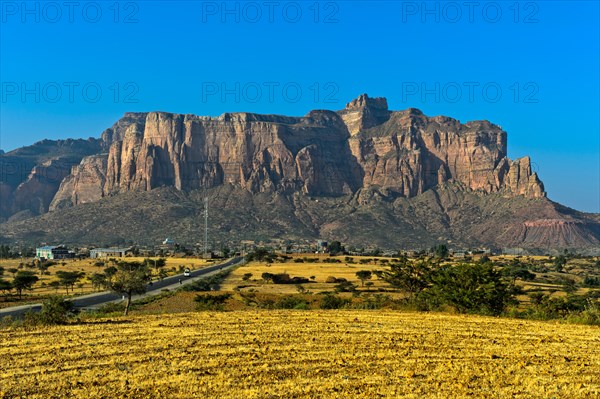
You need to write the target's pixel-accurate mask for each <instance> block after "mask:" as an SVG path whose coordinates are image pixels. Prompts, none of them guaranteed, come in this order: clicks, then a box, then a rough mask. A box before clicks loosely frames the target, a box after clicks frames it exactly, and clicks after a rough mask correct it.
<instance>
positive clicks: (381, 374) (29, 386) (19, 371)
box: [0, 311, 600, 399]
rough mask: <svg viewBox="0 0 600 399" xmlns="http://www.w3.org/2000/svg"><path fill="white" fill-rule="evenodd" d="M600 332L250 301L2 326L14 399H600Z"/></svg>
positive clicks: (5, 392)
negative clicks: (250, 305) (244, 307)
mask: <svg viewBox="0 0 600 399" xmlns="http://www.w3.org/2000/svg"><path fill="white" fill-rule="evenodd" d="M598 375H600V329H598V328H597V327H590V326H579V325H564V324H554V323H545V322H532V321H522V320H511V319H497V318H488V317H480V316H453V315H442V314H423V313H397V312H383V311H237V312H223V313H213V312H201V313H183V314H171V315H156V316H153V315H151V316H139V317H130V318H123V319H113V320H101V321H91V322H88V323H86V324H80V325H71V326H60V327H47V328H43V329H39V330H33V331H26V330H22V329H18V330H0V398H13V397H23V398H25V397H26V398H63V397H73V398H99V397H105V398H125V397H127V398H186V399H187V398H193V397H198V398H235V399H240V398H377V397H384V398H399V397H406V398H449V397H452V398H464V397H476V398H551V397H556V398H569V399H573V398H597V397H599V395H600V379H599V378H598Z"/></svg>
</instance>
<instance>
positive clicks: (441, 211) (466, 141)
mask: <svg viewBox="0 0 600 399" xmlns="http://www.w3.org/2000/svg"><path fill="white" fill-rule="evenodd" d="M506 142H507V136H506V132H504V131H503V130H502V129H501V128H500V127H499V126H497V125H494V124H492V123H490V122H488V121H474V122H468V123H465V124H461V123H460V122H459V121H457V120H455V119H452V118H448V117H444V116H437V117H427V116H425V115H424V114H423V113H422V112H420V111H419V110H417V109H412V108H411V109H408V110H405V111H390V110H388V106H387V101H386V99H384V98H370V97H368V96H367V95H361V96H360V97H358V98H357V99H355V100H353V101H352V102H350V103H349V104H347V106H346V107H345V108H344V109H343V110H340V111H337V112H332V111H324V110H318V111H311V112H309V113H308V114H307V115H306V116H304V117H287V116H278V115H257V114H249V113H226V114H223V115H221V116H219V117H217V118H213V117H201V116H195V115H181V114H171V113H164V112H149V113H127V114H126V115H125V116H124V117H123V118H121V119H120V120H119V121H118V122H117V123H115V125H113V126H112V127H111V128H110V129H107V130H106V131H105V132H104V133H102V136H101V138H100V139H99V140H95V139H89V140H87V141H83V140H68V141H60V142H49V141H45V142H41V143H37V144H35V145H33V146H31V147H26V148H22V149H19V150H16V151H13V152H10V153H7V154H2V155H0V162H1V163H0V167H2V170H3V171H4V172H3V173H2V179H1V182H0V195H1V197H0V198H1V199H2V204H1V206H0V217H2V219H3V220H4V223H3V224H2V226H1V228H2V230H1V231H0V234H1V235H2V237H1V238H2V239H4V240H7V241H14V240H42V239H43V240H45V241H52V242H54V241H56V240H59V241H66V242H80V243H91V244H93V243H96V242H98V241H99V240H101V241H102V242H107V243H111V242H115V243H118V242H123V241H125V242H126V241H129V240H132V241H136V242H145V241H146V242H149V241H153V240H155V239H158V238H160V237H163V236H167V235H169V236H176V237H177V239H178V240H179V241H182V242H195V241H196V239H195V238H194V237H199V236H200V228H201V223H200V220H199V219H198V217H199V214H200V212H201V206H200V204H201V198H202V196H204V195H208V196H209V198H210V202H211V208H213V209H218V212H216V213H217V214H216V215H214V218H213V219H211V221H212V224H211V226H212V231H213V232H212V236H213V237H215V240H218V241H235V240H237V239H256V238H259V239H268V238H290V239H302V238H306V239H315V238H325V239H330V240H331V239H341V240H342V241H346V242H348V243H349V244H354V245H359V246H369V245H378V246H380V247H384V248H398V247H411V248H420V247H425V246H428V245H430V244H433V243H436V242H440V241H443V242H450V244H451V245H452V246H454V247H473V246H486V247H495V248H506V247H523V248H530V249H542V250H543V249H548V248H558V247H560V248H580V249H586V248H587V249H589V248H598V247H600V218H599V216H598V215H595V214H584V213H580V212H577V211H574V210H571V209H568V208H565V207H562V206H560V205H559V204H556V203H554V202H552V201H550V200H548V199H547V198H546V193H545V191H544V186H543V184H542V182H541V181H540V180H539V178H538V176H537V175H536V173H535V172H533V171H532V168H531V162H530V160H529V158H528V157H524V158H521V159H517V160H514V161H513V160H510V159H509V158H508V157H507V144H506ZM32 154H33V155H32ZM15 165H19V166H18V167H15ZM15 170H19V173H16V172H14V171H15ZM24 170H28V173H27V176H25V175H24V174H23V171H24ZM51 170H52V171H53V173H50V171H51ZM159 215H160V217H159ZM155 218H158V219H155ZM153 220H154V221H155V222H156V223H157V224H156V225H152V223H153V222H152V221H153ZM67 221H68V222H67ZM125 222H126V223H125ZM154 235H156V237H154Z"/></svg>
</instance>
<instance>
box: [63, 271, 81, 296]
mask: <svg viewBox="0 0 600 399" xmlns="http://www.w3.org/2000/svg"><path fill="white" fill-rule="evenodd" d="M84 276H85V273H84V272H68V271H65V270H59V271H57V272H56V277H58V281H59V282H60V284H61V285H62V286H64V287H65V289H66V290H67V295H68V294H69V287H71V291H75V284H77V282H78V281H79V280H81V279H82V278H83V277H84Z"/></svg>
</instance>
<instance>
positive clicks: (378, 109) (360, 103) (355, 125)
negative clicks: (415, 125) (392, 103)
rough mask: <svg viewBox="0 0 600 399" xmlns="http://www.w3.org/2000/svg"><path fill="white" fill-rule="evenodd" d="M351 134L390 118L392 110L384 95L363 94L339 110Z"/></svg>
mask: <svg viewBox="0 0 600 399" xmlns="http://www.w3.org/2000/svg"><path fill="white" fill-rule="evenodd" d="M338 114H339V115H340V116H341V117H342V119H343V120H344V123H345V124H346V126H347V127H348V131H349V132H350V134H352V135H354V134H356V133H358V132H361V131H363V130H366V129H369V128H371V127H373V126H377V125H380V124H382V123H384V122H385V121H387V120H388V118H389V117H390V114H391V112H390V111H389V110H388V104H387V100H386V99H385V98H383V97H376V98H371V97H369V96H368V95H366V94H361V95H360V96H359V97H358V98H356V99H355V100H352V101H351V102H349V103H348V104H346V108H344V109H343V110H341V111H338Z"/></svg>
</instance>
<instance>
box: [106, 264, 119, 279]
mask: <svg viewBox="0 0 600 399" xmlns="http://www.w3.org/2000/svg"><path fill="white" fill-rule="evenodd" d="M118 271H119V269H117V268H116V267H114V266H109V267H107V268H106V269H104V274H105V275H106V277H107V278H111V277H112V276H114V275H115V274H116V273H117V272H118Z"/></svg>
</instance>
